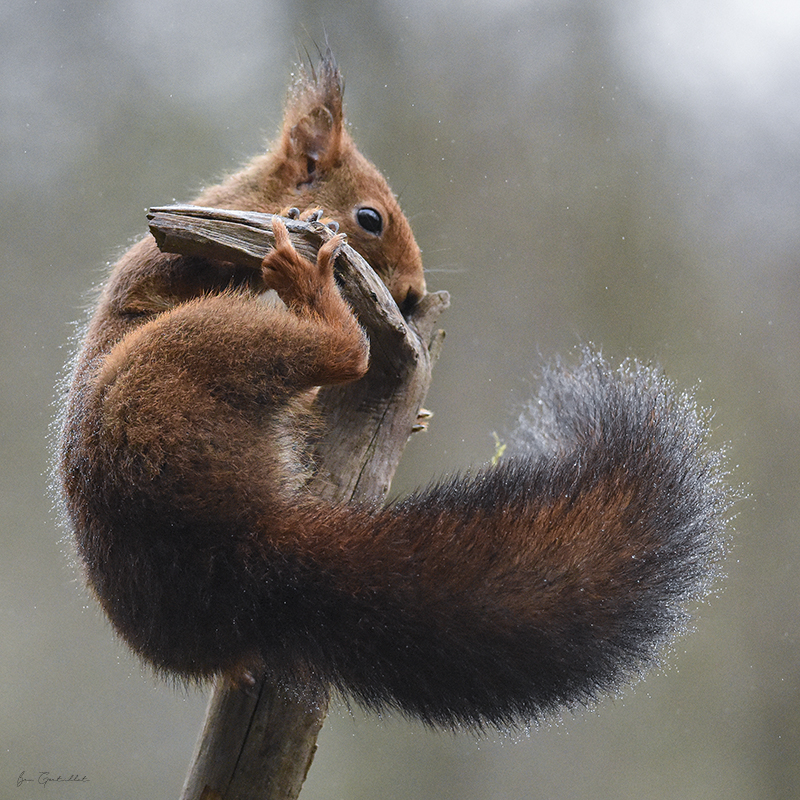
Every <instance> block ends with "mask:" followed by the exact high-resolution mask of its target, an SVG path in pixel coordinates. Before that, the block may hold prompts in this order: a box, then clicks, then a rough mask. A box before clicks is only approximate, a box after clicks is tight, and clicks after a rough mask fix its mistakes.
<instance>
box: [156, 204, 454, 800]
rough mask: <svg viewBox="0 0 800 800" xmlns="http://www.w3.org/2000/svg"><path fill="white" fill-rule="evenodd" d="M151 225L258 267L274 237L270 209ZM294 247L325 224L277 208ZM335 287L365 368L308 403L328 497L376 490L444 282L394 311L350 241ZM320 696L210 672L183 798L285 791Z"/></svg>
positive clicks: (274, 797)
mask: <svg viewBox="0 0 800 800" xmlns="http://www.w3.org/2000/svg"><path fill="white" fill-rule="evenodd" d="M149 219H150V227H151V231H152V232H153V234H154V236H155V237H156V240H157V241H158V243H159V246H160V247H161V248H162V249H163V250H165V251H166V252H174V253H180V254H184V255H198V254H201V255H204V256H207V257H212V258H218V259H221V260H226V261H235V262H237V263H242V264H249V265H252V266H253V268H254V269H256V268H258V267H259V266H260V263H261V259H262V258H263V257H264V256H265V255H266V254H267V253H268V252H269V250H270V249H271V247H272V244H273V242H274V238H273V236H272V228H271V215H269V214H255V213H251V212H239V211H226V210H221V209H202V208H197V207H192V206H170V207H167V208H159V209H152V210H151V212H150V214H149ZM285 222H286V226H287V229H288V231H289V234H290V237H291V238H292V242H293V244H294V245H295V247H296V248H297V250H298V251H299V252H302V253H304V254H305V255H307V256H308V257H310V258H314V257H315V254H316V250H317V249H318V248H319V246H320V245H321V244H322V242H323V241H325V240H326V239H327V238H329V237H330V236H331V235H332V234H331V232H330V231H329V230H328V229H327V228H326V227H325V226H323V225H321V224H319V223H305V222H300V221H296V220H285ZM337 275H338V276H339V279H340V286H341V290H342V294H343V295H344V297H345V298H346V299H347V301H348V302H349V303H350V304H351V306H352V307H353V309H354V311H355V313H356V314H357V316H358V318H359V320H360V322H361V324H362V325H363V326H364V328H365V329H366V330H367V332H368V334H369V336H370V369H369V372H368V373H367V375H366V376H365V377H364V378H363V379H362V380H360V381H358V382H356V383H353V384H349V385H345V386H340V387H328V388H325V389H323V390H322V391H321V392H320V396H319V403H320V408H321V413H322V416H323V421H324V430H325V433H324V435H323V436H322V439H321V441H320V443H319V446H318V450H317V457H318V463H319V472H318V474H317V476H316V478H315V480H314V485H313V489H314V491H316V492H317V493H318V494H319V495H320V496H323V497H325V498H327V499H330V500H333V501H337V502H348V501H352V500H366V499H369V500H382V499H383V498H384V497H385V496H386V493H387V492H388V490H389V486H390V484H391V480H392V476H393V475H394V471H395V469H396V467H397V464H398V462H399V460H400V456H401V454H402V451H403V448H404V447H405V444H406V442H407V440H408V437H409V435H410V433H411V431H412V429H414V427H415V425H416V423H417V421H418V419H419V413H420V408H421V405H422V402H423V400H424V397H425V394H426V393H427V390H428V386H429V384H430V379H431V369H432V367H433V363H434V361H435V360H436V357H437V356H438V353H439V350H440V348H441V344H442V339H443V333H442V332H441V331H436V330H435V326H436V321H437V319H438V317H439V315H440V314H441V312H442V311H443V310H444V309H445V308H446V307H447V305H448V303H449V298H448V296H447V294H446V293H444V292H442V293H434V294H429V295H426V297H424V298H423V300H422V301H421V302H420V304H419V305H418V306H417V308H416V309H415V310H414V312H413V314H412V317H411V318H410V319H409V320H405V319H404V318H403V316H402V315H401V314H400V312H399V310H398V308H397V306H396V304H395V303H394V301H393V300H392V298H391V295H390V294H389V292H388V291H387V290H386V287H385V286H384V285H383V283H382V282H381V281H380V279H379V278H378V277H377V276H376V275H375V273H374V272H373V271H372V269H371V268H370V267H369V266H368V265H367V264H366V262H365V261H364V260H363V259H362V258H361V257H360V256H359V255H358V254H357V253H356V252H355V251H354V250H352V248H350V247H344V248H343V249H342V252H341V255H340V257H339V259H338V261H337ZM327 705H328V697H327V696H319V695H310V694H309V691H308V689H307V688H306V687H303V686H302V685H298V686H297V687H295V688H294V690H292V689H289V688H287V687H278V686H275V685H272V684H271V683H270V681H269V680H264V679H261V680H259V681H257V683H256V684H255V685H254V686H252V687H241V686H239V687H234V686H231V685H230V684H227V683H224V682H218V683H217V684H216V685H215V686H214V688H213V691H212V695H211V699H210V701H209V706H208V709H207V712H206V719H205V723H204V726H203V730H202V732H201V735H200V738H199V740H198V743H197V746H196V749H195V755H194V758H193V763H192V766H191V769H190V772H189V775H188V777H187V779H186V783H185V785H184V790H183V795H182V800H201V799H203V800H256V799H258V800H290V799H292V798H296V797H297V795H298V793H299V791H300V788H301V786H302V783H303V780H304V779H305V776H306V774H307V772H308V768H309V766H310V764H311V760H312V758H313V755H314V751H315V749H316V738H317V735H318V733H319V730H320V728H321V727H322V723H323V721H324V718H325V714H326V711H327Z"/></svg>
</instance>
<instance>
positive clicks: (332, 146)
mask: <svg viewBox="0 0 800 800" xmlns="http://www.w3.org/2000/svg"><path fill="white" fill-rule="evenodd" d="M341 133H342V129H341V124H339V125H338V126H337V124H336V119H335V118H334V115H333V114H332V113H331V112H330V110H329V109H328V108H326V107H325V106H317V107H316V108H313V109H312V110H311V111H310V112H309V113H308V114H306V115H305V116H304V117H303V118H302V119H300V120H299V121H298V122H297V123H295V124H294V125H293V126H292V127H291V128H290V129H289V132H288V134H289V135H288V137H287V138H288V142H287V144H288V145H289V152H288V153H287V155H289V157H290V158H292V159H294V160H295V161H296V162H297V165H298V167H299V168H300V171H301V172H302V171H305V173H306V180H305V181H302V182H303V183H310V182H311V181H313V180H314V178H315V177H316V174H317V173H318V172H319V171H324V170H325V168H326V167H327V166H329V165H331V164H333V163H334V162H335V161H336V160H337V158H338V153H339V144H340V141H341Z"/></svg>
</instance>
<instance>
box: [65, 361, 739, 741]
mask: <svg viewBox="0 0 800 800" xmlns="http://www.w3.org/2000/svg"><path fill="white" fill-rule="evenodd" d="M707 433H708V425H707V420H706V418H705V417H704V415H703V414H702V413H700V412H698V411H697V410H696V409H695V406H694V403H693V401H692V400H691V398H690V397H688V396H686V395H682V394H677V393H676V392H675V391H674V390H673V388H672V386H671V384H670V383H669V382H668V381H667V380H666V379H665V378H664V377H662V376H661V375H660V374H659V373H658V372H657V371H655V370H654V369H651V368H648V367H644V366H641V365H639V364H636V363H628V364H626V365H625V366H623V367H621V368H620V369H617V370H614V369H612V368H611V367H610V366H609V365H608V364H607V363H606V362H605V361H604V360H603V359H602V358H601V357H600V356H597V355H592V354H590V353H588V352H587V353H586V354H585V355H584V358H583V361H582V362H581V363H580V364H579V365H578V366H577V367H575V368H573V369H571V368H568V367H565V366H556V367H554V368H551V369H550V370H548V371H547V372H546V373H545V375H544V381H543V387H542V389H541V391H540V393H539V395H538V397H536V398H535V399H534V400H533V401H532V402H531V403H530V405H529V407H528V409H527V410H526V411H525V412H524V413H523V414H522V415H521V417H520V421H519V426H518V428H517V431H516V433H515V434H514V435H513V436H512V437H511V441H510V442H509V447H508V455H506V456H504V457H503V458H502V459H501V460H500V463H499V464H498V465H497V466H496V467H489V468H486V469H483V470H480V471H477V472H474V473H473V474H465V475H462V476H455V477H452V478H449V479H447V480H445V481H443V482H441V483H438V484H436V485H433V486H430V487H429V488H427V489H426V490H424V491H420V492H418V493H416V494H414V495H412V496H410V497H408V498H406V499H404V500H401V501H399V502H396V503H394V504H392V505H390V506H388V507H386V508H365V507H359V506H329V505H326V504H323V503H321V502H319V501H318V500H316V499H314V498H299V497H296V498H294V500H292V501H286V500H285V499H284V500H280V499H277V500H276V499H275V498H274V497H269V496H267V495H269V491H268V489H264V490H260V489H258V486H257V480H258V478H259V475H260V474H261V472H263V470H261V472H260V471H259V466H260V462H258V461H256V462H254V463H253V464H250V462H249V461H245V462H242V463H241V464H238V462H236V464H234V466H237V465H238V466H237V470H233V467H231V470H233V471H234V473H235V475H236V476H239V475H241V476H242V477H241V479H238V478H237V480H235V481H230V480H227V478H226V481H225V482H224V487H225V489H224V491H222V490H220V491H216V493H215V491H213V481H214V480H215V479H216V478H217V477H218V475H217V473H218V472H219V469H218V466H219V465H217V466H214V464H216V462H213V464H212V467H208V468H206V467H205V466H204V469H206V472H205V473H203V475H201V477H199V478H193V479H192V480H191V481H190V482H189V483H187V484H186V486H184V484H180V483H178V484H176V482H175V480H174V479H172V480H166V483H165V486H166V488H165V489H164V491H163V492H162V493H161V494H158V493H156V494H154V493H153V492H151V493H150V494H147V493H146V492H144V491H143V490H142V486H141V483H142V481H144V479H145V477H146V476H145V477H141V476H140V477H139V478H137V479H135V480H134V479H130V480H127V481H124V480H122V479H121V478H119V477H116V478H114V470H115V469H118V467H115V463H116V462H115V459H116V460H119V458H120V456H119V455H118V454H116V451H114V452H113V453H112V452H110V453H109V454H108V458H109V463H108V464H107V465H105V466H104V465H103V463H100V461H98V457H95V458H94V459H92V460H87V459H84V460H82V461H80V464H79V466H80V465H83V466H81V467H80V470H76V474H79V475H82V474H83V473H82V472H81V470H85V469H88V468H89V467H91V468H92V469H94V470H95V471H97V472H98V474H97V476H95V477H94V478H92V479H91V483H92V485H93V486H99V487H100V488H99V489H96V490H95V491H93V492H89V493H84V494H82V493H81V491H82V490H81V489H80V486H78V488H77V489H76V490H75V492H74V494H75V496H76V497H77V498H79V501H75V502H73V506H74V508H75V511H74V513H73V519H74V521H75V525H76V530H77V532H78V537H79V538H78V540H79V551H80V553H81V555H82V557H83V559H84V563H85V565H86V568H87V576H88V578H89V582H90V584H91V585H92V587H93V589H94V591H95V593H96V594H97V596H98V598H99V599H100V601H101V603H102V604H103V606H104V608H105V610H106V611H107V613H108V615H109V617H110V619H111V620H112V622H113V623H114V625H115V627H116V628H117V630H118V631H119V632H120V633H121V635H122V636H123V637H124V638H125V639H126V641H128V643H129V644H130V645H131V646H132V647H133V648H134V650H136V651H137V652H138V653H140V654H141V655H142V656H143V657H144V658H146V659H147V660H149V661H150V662H151V663H153V664H154V665H155V666H156V667H157V668H158V669H160V670H163V671H167V672H171V673H177V674H179V675H183V676H185V677H187V678H204V677H207V676H209V675H212V674H215V673H217V672H220V671H235V670H237V669H240V668H242V667H245V668H249V669H261V668H263V669H264V670H266V671H267V672H268V673H269V674H270V675H271V676H272V678H273V679H276V680H280V681H287V682H293V683H295V684H299V685H304V684H305V685H308V684H309V683H311V684H313V683H314V682H319V683H324V684H332V685H333V686H335V687H336V688H337V689H339V690H340V691H342V692H343V693H345V694H347V695H349V696H352V697H354V698H355V699H356V700H357V701H359V702H360V703H362V704H364V705H365V706H367V707H370V708H395V709H399V710H401V711H402V712H404V713H406V714H409V715H411V716H414V717H417V718H421V719H422V720H424V721H426V722H428V723H430V724H433V725H441V726H445V727H453V726H459V725H466V726H474V727H482V726H485V725H496V726H508V725H514V724H519V723H520V722H522V723H525V722H529V721H531V720H533V719H537V718H541V717H542V716H544V715H546V714H548V713H550V712H553V711H555V710H557V709H559V708H560V707H562V706H570V705H574V704H580V703H587V702H589V701H591V700H592V699H593V698H595V697H596V696H597V695H598V694H599V693H601V692H605V691H609V690H614V689H615V688H617V687H619V686H620V685H621V684H622V683H623V682H625V681H627V680H630V679H631V678H635V677H636V676H638V675H639V674H640V673H641V672H642V671H643V670H644V669H645V668H647V667H649V666H651V665H652V664H653V663H654V662H656V661H657V658H658V654H659V651H660V649H661V648H662V646H663V645H664V644H665V643H666V642H668V641H669V640H670V639H671V637H673V636H674V635H675V634H676V633H677V632H680V630H681V629H682V628H683V627H684V626H685V623H686V613H687V612H686V607H687V603H689V602H690V601H693V600H696V599H698V598H700V597H702V596H703V594H704V593H705V592H706V591H707V590H708V589H709V586H710V585H711V582H712V580H713V578H714V576H715V573H716V572H717V571H718V568H719V563H720V561H721V558H722V556H723V555H724V551H725V543H724V528H725V517H726V514H727V510H728V507H729V504H730V492H729V490H728V489H727V488H726V485H725V482H724V474H723V472H722V467H721V463H720V455H719V454H718V453H716V452H714V451H712V450H710V449H709V448H708V446H707V443H706V439H707ZM237 441H239V440H237ZM240 441H241V442H242V446H246V443H247V441H249V439H248V438H242V439H241V440H240ZM192 452H193V451H192ZM234 455H235V453H234ZM76 458H77V457H76ZM227 458H228V457H227V456H226V459H227ZM206 460H207V459H206V458H205V457H204V460H203V462H202V464H203V465H205V464H206ZM225 463H227V460H226V461H225ZM162 472H163V470H162ZM137 474H138V473H137ZM161 474H162V473H158V474H157V475H154V476H151V477H150V478H149V479H148V480H150V481H151V483H152V482H155V481H156V480H157V479H158V478H159V477H160V476H161ZM192 474H193V473H192ZM108 476H111V477H108ZM85 480H88V478H87V479H85ZM103 481H105V484H104V483H103ZM176 485H177V486H179V488H180V487H183V489H182V490H183V491H186V492H189V493H190V496H191V498H193V499H192V500H191V502H188V501H187V502H184V503H181V502H179V500H180V498H181V496H182V495H179V496H178V497H177V498H176V497H175V496H174V494H175V486H176ZM162 494H164V497H163V498H162ZM81 498H83V499H81ZM148 504H149V505H148Z"/></svg>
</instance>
